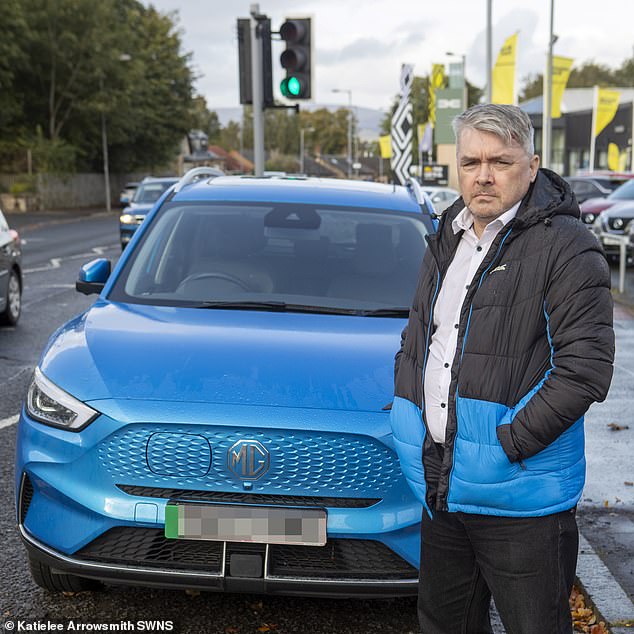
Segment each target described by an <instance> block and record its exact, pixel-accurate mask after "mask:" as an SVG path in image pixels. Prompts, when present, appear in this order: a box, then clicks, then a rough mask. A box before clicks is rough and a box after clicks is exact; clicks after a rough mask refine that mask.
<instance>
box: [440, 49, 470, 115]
mask: <svg viewBox="0 0 634 634" xmlns="http://www.w3.org/2000/svg"><path fill="white" fill-rule="evenodd" d="M445 55H448V56H449V57H459V58H460V59H462V86H463V95H462V101H463V103H462V107H463V108H464V109H465V110H466V109H467V108H468V107H469V92H468V90H467V56H466V55H465V54H464V53H462V54H461V55H458V54H457V53H453V52H452V51H446V52H445Z"/></svg>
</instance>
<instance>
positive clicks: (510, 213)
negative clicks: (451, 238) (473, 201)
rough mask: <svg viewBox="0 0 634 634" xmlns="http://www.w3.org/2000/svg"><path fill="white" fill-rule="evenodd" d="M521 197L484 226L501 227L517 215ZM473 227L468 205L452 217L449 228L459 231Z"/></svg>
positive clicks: (455, 231)
mask: <svg viewBox="0 0 634 634" xmlns="http://www.w3.org/2000/svg"><path fill="white" fill-rule="evenodd" d="M521 202H522V201H521V199H520V200H518V201H517V202H516V203H515V204H514V205H513V206H512V207H511V208H510V209H509V210H507V211H505V212H504V213H503V214H502V215H501V216H498V217H497V218H496V219H495V220H492V221H491V222H490V223H489V224H488V225H487V226H486V227H485V230H486V229H488V228H489V227H492V228H502V227H503V226H504V225H505V224H507V223H509V222H510V221H511V220H512V219H513V218H515V216H516V215H517V210H518V209H519V208H520V204H521ZM471 227H473V214H472V213H471V210H470V209H469V207H464V208H463V210H462V211H461V212H460V213H459V214H458V215H457V216H456V217H455V218H454V219H453V222H452V223H451V228H452V229H453V232H454V233H459V232H460V231H467V230H469V229H471Z"/></svg>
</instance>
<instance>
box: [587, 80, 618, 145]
mask: <svg viewBox="0 0 634 634" xmlns="http://www.w3.org/2000/svg"><path fill="white" fill-rule="evenodd" d="M595 92H596V95H597V98H596V101H595V103H594V130H593V134H594V136H595V137H598V136H599V134H601V132H602V131H603V130H604V129H605V127H606V126H607V125H608V124H609V123H610V121H612V119H614V115H615V114H616V111H617V109H618V107H619V95H620V93H619V91H618V90H609V89H607V88H599V89H597V90H596V91H595Z"/></svg>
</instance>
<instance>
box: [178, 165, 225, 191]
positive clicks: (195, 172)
mask: <svg viewBox="0 0 634 634" xmlns="http://www.w3.org/2000/svg"><path fill="white" fill-rule="evenodd" d="M224 175H225V173H224V172H223V171H222V170H219V169H218V168H217V167H194V169H191V170H189V171H188V172H187V173H186V174H185V175H184V176H183V177H182V178H181V179H180V180H179V181H178V183H176V185H175V186H174V192H179V191H180V190H181V189H183V187H185V185H191V184H192V183H193V182H194V181H196V180H198V179H199V178H202V177H204V176H210V177H211V178H216V177H217V176H224Z"/></svg>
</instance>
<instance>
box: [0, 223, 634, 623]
mask: <svg viewBox="0 0 634 634" xmlns="http://www.w3.org/2000/svg"><path fill="white" fill-rule="evenodd" d="M9 222H10V224H12V226H14V227H15V228H17V229H18V230H19V231H20V234H21V237H22V239H23V240H24V245H23V251H24V268H25V272H26V275H25V289H24V295H23V315H22V318H21V321H20V323H19V325H18V327H17V328H14V329H3V330H0V438H1V439H2V442H1V443H0V465H1V467H0V468H1V472H0V473H1V479H0V503H1V504H2V506H3V508H4V509H5V513H3V514H2V516H1V517H0V530H1V531H2V534H3V535H4V536H5V540H4V542H3V545H4V548H2V549H1V550H0V567H1V569H2V572H3V583H2V584H0V612H1V614H2V617H4V618H21V619H31V620H32V619H47V618H48V619H52V620H66V619H77V620H82V621H85V622H91V623H119V622H127V621H131V622H136V621H137V620H139V619H148V620H153V619H163V620H171V621H173V622H174V623H175V624H176V625H175V630H174V631H178V632H188V633H189V632H191V633H197V632H201V633H203V632H204V633H209V634H214V633H216V632H218V633H221V634H243V633H248V632H249V633H250V632H272V633H280V634H281V633H288V634H290V633H292V634H301V633H303V632H307V633H308V632H310V633H311V634H333V633H336V634H348V633H350V634H361V633H363V634H367V633H372V632H381V633H384V634H389V633H392V632H394V633H396V632H398V633H399V634H405V633H407V632H416V631H418V630H417V622H416V605H415V600H414V599H395V600H383V601H361V600H343V599H339V600H327V599H307V598H288V597H277V598H272V597H261V596H250V595H218V594H212V593H203V594H188V593H186V592H183V591H162V590H153V589H130V588H118V587H113V588H110V589H109V590H108V591H107V592H104V593H94V594H92V593H82V594H79V595H75V596H62V595H54V594H50V593H47V592H45V591H43V590H41V589H39V588H38V587H37V586H35V584H34V583H33V582H32V581H31V579H30V576H29V574H28V565H27V561H26V557H25V554H24V550H23V548H22V546H21V544H20V541H19V538H18V535H17V531H16V527H15V512H14V501H13V454H14V450H15V428H16V426H15V424H14V421H15V418H16V414H17V412H18V411H19V408H20V405H21V401H22V398H23V396H24V393H25V391H26V387H27V384H28V381H29V378H30V375H31V372H32V369H33V367H34V365H35V364H36V363H37V360H38V357H39V354H40V353H41V351H42V349H43V347H44V345H45V343H46V341H47V339H48V337H49V336H50V334H51V333H52V332H53V331H54V330H55V329H56V328H57V327H58V326H60V325H61V324H62V323H64V322H65V321H66V320H67V319H69V318H70V317H71V316H73V315H75V314H77V313H79V312H81V311H83V310H85V309H86V308H87V307H88V306H89V305H90V304H91V303H92V302H93V301H94V297H86V296H84V295H81V294H79V293H77V292H76V291H75V290H74V282H75V279H76V276H77V272H78V269H79V266H80V264H81V263H83V262H85V261H88V260H90V259H93V258H94V257H99V256H103V257H108V258H110V259H111V260H112V261H113V262H114V261H115V260H116V259H117V257H118V256H119V253H120V250H119V245H118V235H117V223H116V217H115V216H106V215H103V214H101V215H93V216H85V217H82V218H80V219H77V218H69V217H68V215H65V214H59V215H55V214H46V215H44V214H43V215H41V217H31V218H29V219H28V220H27V219H26V218H20V217H19V216H16V215H13V216H10V217H9ZM25 223H26V224H25ZM630 274H633V273H632V272H630ZM615 316H616V317H617V321H616V326H615V330H616V333H617V360H616V366H615V375H614V381H613V384H612V388H611V390H610V395H609V397H608V399H607V401H606V402H605V403H603V404H597V405H594V406H593V407H592V409H591V411H590V412H589V415H588V425H587V446H588V485H587V487H586V490H585V492H584V496H583V499H582V501H581V503H580V506H579V524H580V526H581V529H582V532H583V535H584V536H585V538H586V539H587V540H588V542H589V543H590V544H591V547H592V549H594V551H595V552H596V553H598V555H600V557H601V558H602V560H603V561H604V562H605V563H606V564H607V566H608V567H609V568H610V570H611V572H612V574H613V575H614V577H616V579H617V580H618V583H619V584H620V586H621V587H622V588H623V589H624V590H625V592H626V593H627V595H628V596H629V597H630V598H631V597H632V596H634V569H633V564H632V552H633V546H634V486H631V485H630V484H628V483H629V482H632V481H634V473H633V467H632V459H631V454H632V447H633V446H634V442H633V440H632V439H633V438H634V424H633V423H632V420H633V418H632V406H633V405H634V399H633V398H632V390H631V385H632V379H633V377H634V320H633V319H632V313H631V312H630V311H627V310H624V309H620V308H619V309H618V310H617V312H616V313H615ZM611 424H613V425H612V426H610V425H611ZM619 428H620V429H619ZM502 631H503V630H502V629H501V627H500V626H499V625H497V626H496V633H497V632H502Z"/></svg>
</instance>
